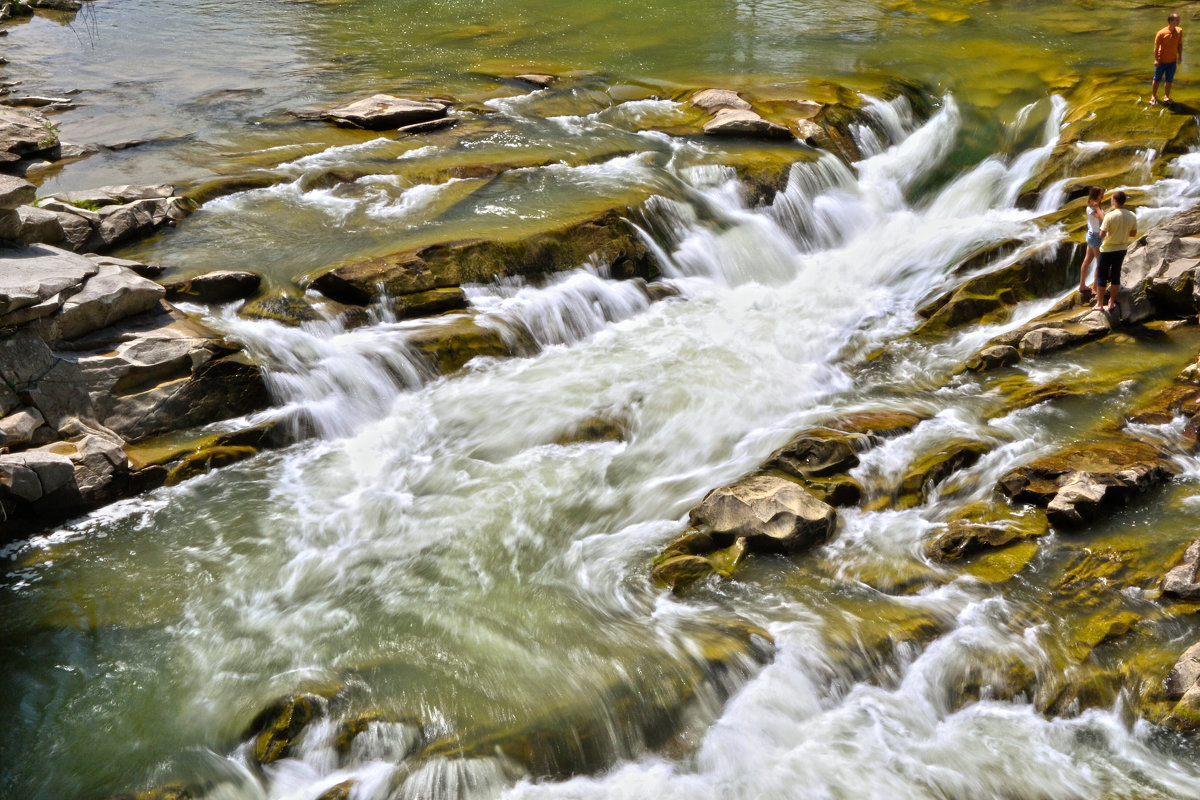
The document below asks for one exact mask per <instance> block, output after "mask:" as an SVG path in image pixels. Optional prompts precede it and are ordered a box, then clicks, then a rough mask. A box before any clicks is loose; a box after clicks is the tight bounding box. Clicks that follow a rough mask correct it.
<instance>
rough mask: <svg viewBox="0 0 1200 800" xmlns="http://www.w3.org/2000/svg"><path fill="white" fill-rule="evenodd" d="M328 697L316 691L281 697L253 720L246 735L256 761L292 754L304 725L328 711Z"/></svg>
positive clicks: (261, 761) (243, 735)
mask: <svg viewBox="0 0 1200 800" xmlns="http://www.w3.org/2000/svg"><path fill="white" fill-rule="evenodd" d="M326 705H327V701H326V699H325V698H324V697H321V696H319V695H315V694H296V695H290V696H288V697H283V698H280V699H279V700H276V701H275V702H274V703H272V704H271V705H270V706H268V707H267V708H265V709H263V710H262V711H261V712H260V713H259V715H258V716H257V717H255V718H254V720H253V721H252V722H251V723H250V725H249V727H248V728H247V729H246V731H245V733H243V734H242V738H243V739H250V740H251V741H252V745H251V756H252V757H253V759H254V761H255V763H258V764H264V765H265V764H273V763H275V762H276V761H278V760H279V759H281V758H286V757H287V756H288V755H290V754H291V753H292V751H293V749H294V748H295V746H296V743H297V742H298V740H299V739H300V736H301V734H303V732H304V729H305V727H306V726H307V725H308V724H309V723H310V722H312V721H313V720H314V719H316V718H317V717H319V716H320V715H322V714H323V713H324V712H325V708H326Z"/></svg>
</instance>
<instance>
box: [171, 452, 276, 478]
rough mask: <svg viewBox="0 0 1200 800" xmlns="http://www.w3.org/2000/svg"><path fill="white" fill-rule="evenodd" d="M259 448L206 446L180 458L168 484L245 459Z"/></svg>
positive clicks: (254, 453)
mask: <svg viewBox="0 0 1200 800" xmlns="http://www.w3.org/2000/svg"><path fill="white" fill-rule="evenodd" d="M257 454H258V450H256V449H255V448H253V447H246V446H229V445H226V446H217V447H206V448H204V449H202V450H200V451H198V452H195V453H190V454H188V455H186V456H184V457H183V458H182V459H180V461H179V463H178V464H177V465H176V466H174V467H173V468H172V469H171V471H170V472H168V473H167V477H166V481H165V483H166V485H167V486H174V485H175V484H177V483H182V482H183V481H186V480H187V479H188V478H194V477H196V476H197V475H203V474H204V473H206V472H210V471H212V470H214V469H219V468H220V467H224V466H228V465H229V464H233V463H236V462H238V461H243V460H245V459H247V458H250V457H251V456H254V455H257Z"/></svg>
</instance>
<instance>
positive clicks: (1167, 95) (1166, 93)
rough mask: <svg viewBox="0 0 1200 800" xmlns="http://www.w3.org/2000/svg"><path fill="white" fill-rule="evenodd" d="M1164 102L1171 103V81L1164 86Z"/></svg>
mask: <svg viewBox="0 0 1200 800" xmlns="http://www.w3.org/2000/svg"><path fill="white" fill-rule="evenodd" d="M1163 102H1164V103H1169V102H1171V83H1170V81H1168V82H1167V83H1164V84H1163Z"/></svg>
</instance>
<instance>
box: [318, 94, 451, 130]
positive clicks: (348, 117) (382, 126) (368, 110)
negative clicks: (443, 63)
mask: <svg viewBox="0 0 1200 800" xmlns="http://www.w3.org/2000/svg"><path fill="white" fill-rule="evenodd" d="M448 110H449V106H448V105H446V104H445V103H439V102H433V101H426V100H410V99H407V98H403V97H394V96H392V95H389V94H375V95H371V96H370V97H364V98H362V99H361V100H355V101H354V102H353V103H348V104H347V105H344V106H339V107H338V108H333V109H330V110H329V111H326V112H324V113H323V114H322V117H323V118H324V119H327V120H329V121H330V122H333V123H335V124H337V125H344V126H347V127H352V128H363V129H366V130H372V131H381V130H388V129H390V128H399V127H401V126H404V125H412V124H414V123H418V122H426V121H428V120H433V119H439V118H441V117H444V116H446V112H447V111H448Z"/></svg>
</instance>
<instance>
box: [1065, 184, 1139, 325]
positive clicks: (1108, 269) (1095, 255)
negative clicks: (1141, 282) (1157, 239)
mask: <svg viewBox="0 0 1200 800" xmlns="http://www.w3.org/2000/svg"><path fill="white" fill-rule="evenodd" d="M1103 199H1104V187H1102V186H1093V187H1092V188H1091V189H1089V190H1088V201H1087V224H1088V231H1087V253H1085V254H1084V256H1083V265H1082V266H1081V267H1080V268H1079V293H1080V294H1083V295H1087V293H1088V292H1089V291H1091V290H1089V289H1088V286H1087V272H1088V266H1089V265H1090V264H1091V263H1092V261H1093V260H1094V261H1095V262H1096V282H1095V287H1096V288H1095V292H1096V304H1095V305H1094V306H1092V308H1094V309H1095V310H1097V311H1112V310H1113V309H1115V308H1116V307H1117V294H1118V292H1120V291H1121V265H1122V264H1124V263H1125V252H1126V251H1127V250H1128V249H1129V245H1131V244H1133V240H1134V239H1136V238H1137V235H1138V231H1137V217H1135V216H1134V215H1133V212H1132V211H1129V210H1127V209H1126V208H1125V193H1124V192H1121V191H1117V192H1113V193H1112V199H1111V201H1110V202H1111V205H1112V207H1111V208H1110V209H1109V210H1108V213H1105V211H1104V209H1103V207H1102V206H1101V203H1100V201H1101V200H1103ZM1106 295H1107V299H1108V302H1107V303H1105V297H1106Z"/></svg>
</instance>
